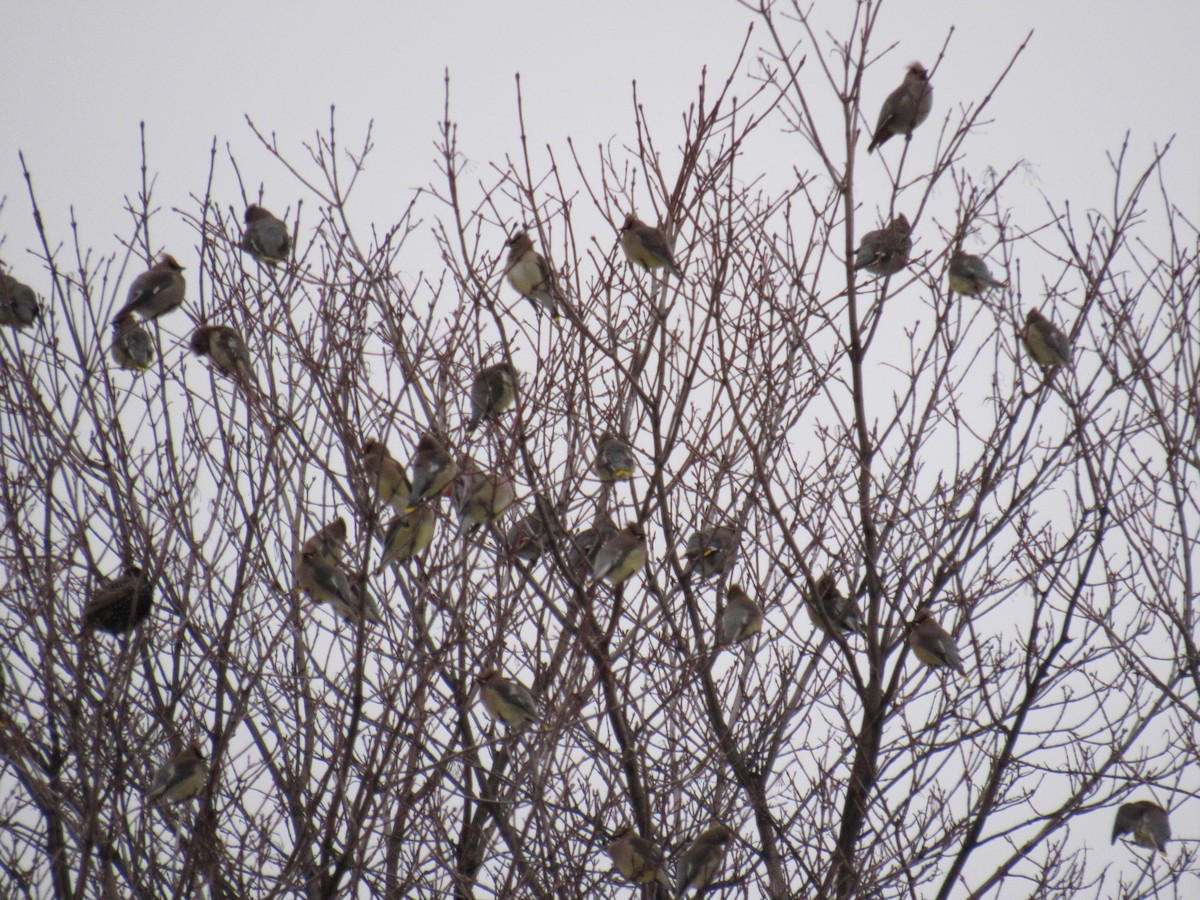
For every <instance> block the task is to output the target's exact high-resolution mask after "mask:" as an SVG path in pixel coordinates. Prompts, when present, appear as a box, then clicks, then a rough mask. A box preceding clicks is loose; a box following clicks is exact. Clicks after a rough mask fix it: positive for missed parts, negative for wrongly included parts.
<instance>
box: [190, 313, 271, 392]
mask: <svg viewBox="0 0 1200 900" xmlns="http://www.w3.org/2000/svg"><path fill="white" fill-rule="evenodd" d="M190 346H191V348H192V352H193V353H195V354H197V355H199V356H207V357H208V359H209V361H210V362H211V363H212V365H213V368H214V369H216V370H217V371H218V372H220V373H221V374H222V375H228V376H229V377H230V378H233V379H234V380H235V381H241V382H243V383H249V382H252V381H255V380H256V378H255V375H254V369H253V368H252V367H251V361H250V350H249V349H247V347H246V342H245V341H243V340H242V336H241V335H240V334H238V333H237V331H235V330H234V329H232V328H230V327H229V326H228V325H201V326H200V327H199V328H197V329H196V330H195V331H193V332H192V340H191V343H190Z"/></svg>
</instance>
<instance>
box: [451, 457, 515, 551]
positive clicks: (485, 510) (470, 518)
mask: <svg viewBox="0 0 1200 900" xmlns="http://www.w3.org/2000/svg"><path fill="white" fill-rule="evenodd" d="M456 495H457V499H458V530H459V532H460V533H461V534H464V535H467V534H473V533H474V532H475V531H476V530H478V529H479V528H480V526H483V525H491V524H492V523H493V522H495V521H496V520H497V519H498V518H500V516H502V515H504V513H505V511H506V510H507V509H508V508H509V507H510V506H512V505H513V503H514V502H515V501H516V499H517V491H516V487H515V486H514V485H513V483H512V479H510V478H505V477H504V476H491V475H485V474H484V473H482V472H474V471H470V472H467V473H466V474H465V475H464V476H463V477H462V478H461V479H459V482H458V487H457V490H456Z"/></svg>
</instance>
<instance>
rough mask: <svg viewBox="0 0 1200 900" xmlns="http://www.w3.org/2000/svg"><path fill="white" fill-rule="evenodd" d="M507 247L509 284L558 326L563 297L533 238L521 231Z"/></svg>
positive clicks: (505, 270) (506, 270) (506, 267)
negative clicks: (559, 309) (546, 313)
mask: <svg viewBox="0 0 1200 900" xmlns="http://www.w3.org/2000/svg"><path fill="white" fill-rule="evenodd" d="M504 246H505V247H507V248H508V259H507V260H506V261H505V263H504V274H505V275H506V276H508V283H509V284H511V285H512V286H513V290H515V291H516V292H517V293H518V294H520V295H521V296H522V297H524V298H525V299H526V300H528V301H529V302H530V303H532V304H533V308H534V309H536V310H545V311H546V312H548V313H549V314H550V318H552V319H554V321H556V322H557V321H558V320H559V318H560V316H559V313H558V304H559V302H560V300H561V299H562V294H561V292H560V291H559V289H558V285H557V284H556V283H555V278H554V272H553V270H552V269H551V268H550V266H549V265H548V264H547V262H546V259H545V257H544V256H542V254H540V253H538V252H537V251H536V250H534V249H533V238H531V237H530V236H529V232H527V231H518V232H517V233H516V234H514V235H513V236H512V237H511V238H509V239H508V241H507V242H506V243H505V244H504Z"/></svg>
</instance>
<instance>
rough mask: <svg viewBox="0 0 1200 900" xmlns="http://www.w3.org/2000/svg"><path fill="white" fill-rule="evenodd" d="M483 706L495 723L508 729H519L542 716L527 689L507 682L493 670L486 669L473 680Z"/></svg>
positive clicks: (515, 683) (519, 684)
mask: <svg viewBox="0 0 1200 900" xmlns="http://www.w3.org/2000/svg"><path fill="white" fill-rule="evenodd" d="M475 680H476V681H477V682H479V693H480V696H481V697H482V699H483V705H484V706H485V707H486V708H487V711H488V712H489V713H490V714H491V716H492V718H493V719H495V720H496V721H498V722H499V721H503V722H504V724H505V725H507V726H508V727H509V728H520V727H521V726H522V725H524V724H525V723H526V722H536V721H538V720H539V719H540V718H541V717H542V714H541V713H540V712H538V707H537V702H536V701H535V700H534V699H533V695H532V694H531V693H529V689H528V688H526V687H525V685H523V684H521V683H520V682H517V681H509V680H508V679H507V678H505V677H504V676H503V675H501V674H500V673H499V672H497V671H496V670H495V669H486V670H485V671H483V672H482V673H480V675H479V677H478V678H476V679H475Z"/></svg>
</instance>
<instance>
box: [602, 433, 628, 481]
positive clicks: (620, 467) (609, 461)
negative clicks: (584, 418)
mask: <svg viewBox="0 0 1200 900" xmlns="http://www.w3.org/2000/svg"><path fill="white" fill-rule="evenodd" d="M637 469H638V464H637V460H636V459H635V458H634V456H633V451H632V450H630V449H629V445H628V444H626V443H625V442H624V441H623V440H621V439H620V438H618V437H614V436H613V433H612V432H611V431H606V432H604V433H603V434H602V435H600V437H598V438H597V439H596V459H595V461H594V462H593V463H592V471H593V472H595V473H596V477H597V478H599V479H600V480H601V481H628V480H629V479H630V478H632V477H633V473H634V472H636V471H637Z"/></svg>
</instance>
